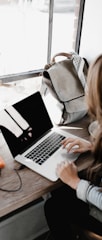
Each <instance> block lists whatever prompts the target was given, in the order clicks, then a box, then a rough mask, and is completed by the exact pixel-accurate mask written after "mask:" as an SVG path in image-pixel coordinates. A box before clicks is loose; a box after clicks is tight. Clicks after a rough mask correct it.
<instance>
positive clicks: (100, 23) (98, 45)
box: [79, 0, 102, 63]
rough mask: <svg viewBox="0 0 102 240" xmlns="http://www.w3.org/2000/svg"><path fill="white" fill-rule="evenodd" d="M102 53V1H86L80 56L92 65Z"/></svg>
mask: <svg viewBox="0 0 102 240" xmlns="http://www.w3.org/2000/svg"><path fill="white" fill-rule="evenodd" d="M100 53H102V0H86V1H85V11H84V18H83V26H82V35H81V45H80V51H79V54H80V56H83V57H85V58H86V59H87V60H88V62H89V63H90V62H91V61H92V60H94V58H96V57H97V56H98V55H99V54H100Z"/></svg>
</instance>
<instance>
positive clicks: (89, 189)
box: [76, 180, 102, 211]
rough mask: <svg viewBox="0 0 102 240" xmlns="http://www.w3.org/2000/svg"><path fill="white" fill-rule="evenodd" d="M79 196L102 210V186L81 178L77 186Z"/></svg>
mask: <svg viewBox="0 0 102 240" xmlns="http://www.w3.org/2000/svg"><path fill="white" fill-rule="evenodd" d="M76 194H77V197H78V198H80V199H81V200H83V201H85V202H88V203H90V204H92V205H94V206H96V207H97V208H99V209H100V210H101V211H102V188H100V187H96V186H94V185H91V183H90V182H88V181H86V180H80V181H79V183H78V184H77V188H76Z"/></svg>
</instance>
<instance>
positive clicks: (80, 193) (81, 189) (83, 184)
mask: <svg viewBox="0 0 102 240" xmlns="http://www.w3.org/2000/svg"><path fill="white" fill-rule="evenodd" d="M89 185H90V182H88V181H86V180H83V179H82V180H80V182H79V183H78V185H77V189H76V195H77V197H78V198H79V199H81V200H83V201H84V202H86V201H87V199H86V196H87V189H88V187H89Z"/></svg>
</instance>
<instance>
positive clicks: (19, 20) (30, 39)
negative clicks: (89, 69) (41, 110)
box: [0, 0, 80, 96]
mask: <svg viewBox="0 0 102 240" xmlns="http://www.w3.org/2000/svg"><path fill="white" fill-rule="evenodd" d="M76 2H78V1H76V0H0V79H1V80H2V82H3V84H4V83H5V82H12V81H17V80H20V79H26V78H28V81H29V83H28V82H27V81H26V84H25V85H26V87H27V88H30V83H31V82H30V80H29V78H30V77H31V76H33V77H34V76H36V75H37V74H38V73H39V72H41V71H42V69H43V67H44V65H45V64H46V63H47V62H49V61H50V59H51V57H52V56H53V55H54V54H55V53H57V52H61V51H67V52H69V51H73V50H74V47H73V32H74V28H75V26H74V20H75V6H76ZM79 2H80V1H79ZM17 82H18V83H16V84H15V85H16V90H17V91H18V92H19V91H20V89H21V90H22V91H23V87H24V86H23V85H24V81H23V83H21V81H17ZM10 84H11V83H10ZM10 84H8V86H9V85H10ZM19 84H20V85H21V87H20V88H19V87H18V88H17V86H18V85H19ZM28 84H29V87H28ZM3 87H4V86H3ZM0 88H1V87H0ZM31 88H32V86H31ZM2 90H3V89H2ZM27 93H28V91H27ZM10 95H11V94H10ZM0 96H1V92H0Z"/></svg>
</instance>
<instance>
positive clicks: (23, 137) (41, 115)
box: [0, 92, 53, 157]
mask: <svg viewBox="0 0 102 240" xmlns="http://www.w3.org/2000/svg"><path fill="white" fill-rule="evenodd" d="M12 107H13V108H12V109H14V111H13V117H12V114H11V113H9V112H8V109H9V108H8V109H6V110H5V112H6V114H7V121H6V125H9V121H8V119H9V118H11V120H13V121H14V122H15V124H16V126H18V129H19V130H20V131H18V133H17V131H16V135H17V134H18V136H15V134H14V133H13V131H11V130H10V126H8V127H7V128H6V127H5V126H3V124H2V125H1V124H0V125H1V126H0V128H1V131H2V133H3V136H4V138H5V140H6V142H7V144H8V146H9V149H10V151H11V153H12V155H13V157H15V156H16V155H17V154H19V153H22V152H23V151H24V150H26V149H27V148H28V147H30V146H31V145H32V144H33V143H34V142H36V141H37V140H38V139H39V138H40V137H41V136H42V135H44V134H45V133H46V132H47V131H48V130H50V129H51V128H52V127H53V124H52V122H51V119H50V117H49V115H48V112H47V110H46V107H45V104H44V102H43V100H42V97H41V94H40V92H36V93H34V94H32V95H30V96H28V97H27V98H25V99H23V100H21V101H19V102H17V103H15V104H13V105H12ZM15 110H16V111H15ZM16 112H17V114H19V116H18V115H17V114H16ZM0 114H2V112H1V113H0ZM16 115H17V116H16ZM20 116H21V118H20ZM15 118H16V119H15ZM18 119H19V121H18ZM17 121H18V122H17ZM20 121H21V123H20ZM22 123H24V129H23V128H22V125H23V124H22ZM11 128H12V126H11ZM25 128H26V129H25ZM12 129H13V128H12ZM22 129H23V130H22ZM13 130H14V129H13Z"/></svg>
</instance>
